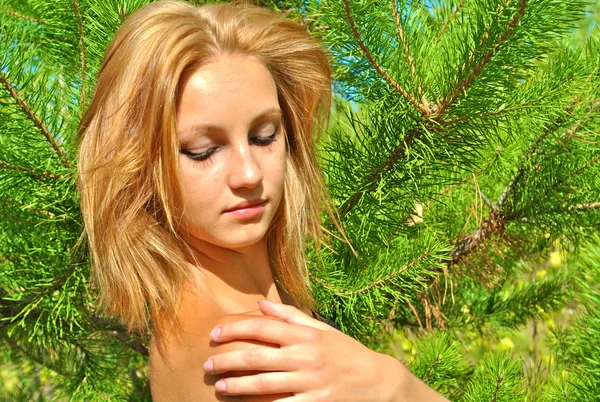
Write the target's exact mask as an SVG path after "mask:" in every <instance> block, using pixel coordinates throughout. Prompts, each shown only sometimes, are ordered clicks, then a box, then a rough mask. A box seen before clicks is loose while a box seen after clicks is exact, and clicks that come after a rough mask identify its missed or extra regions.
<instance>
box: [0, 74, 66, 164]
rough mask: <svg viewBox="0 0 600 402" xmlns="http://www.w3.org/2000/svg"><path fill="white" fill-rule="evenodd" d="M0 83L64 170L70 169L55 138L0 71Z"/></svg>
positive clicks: (63, 151)
mask: <svg viewBox="0 0 600 402" xmlns="http://www.w3.org/2000/svg"><path fill="white" fill-rule="evenodd" d="M0 82H1V83H2V85H3V86H4V88H6V90H7V91H8V92H9V93H10V96H11V97H12V98H13V99H14V100H15V102H16V103H17V105H19V107H20V108H21V110H22V111H23V113H25V115H26V116H27V117H28V118H29V120H31V121H32V122H33V124H34V125H35V126H36V127H37V128H38V129H39V130H40V131H41V132H42V135H43V136H44V138H46V141H48V142H49V143H50V146H51V147H52V149H53V150H54V151H55V152H56V153H57V154H58V157H59V159H60V161H61V163H62V165H63V166H64V167H66V168H68V167H70V165H71V164H70V163H69V157H68V156H67V153H66V152H65V150H64V149H63V148H62V147H61V146H60V144H59V143H58V141H56V138H54V136H53V135H52V133H50V130H49V129H48V127H47V126H46V125H45V124H44V122H42V120H40V118H39V117H38V116H37V115H36V114H35V113H34V112H33V110H32V109H31V107H30V106H29V105H28V104H27V103H26V102H25V100H24V99H23V98H22V97H21V96H20V95H19V92H18V91H17V90H16V88H15V87H14V86H13V85H12V84H11V83H10V81H9V80H8V77H7V76H6V74H5V73H3V72H2V71H0Z"/></svg>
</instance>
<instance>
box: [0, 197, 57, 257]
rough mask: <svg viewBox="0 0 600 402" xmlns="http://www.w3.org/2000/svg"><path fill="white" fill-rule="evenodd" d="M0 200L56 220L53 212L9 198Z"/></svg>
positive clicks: (0, 198)
mask: <svg viewBox="0 0 600 402" xmlns="http://www.w3.org/2000/svg"><path fill="white" fill-rule="evenodd" d="M0 200H2V201H4V202H7V203H9V204H12V205H15V206H17V207H18V208H21V209H27V210H29V211H34V212H37V213H40V214H42V215H46V216H47V217H49V218H56V214H54V213H53V212H50V211H46V210H45V209H40V208H35V207H32V206H30V205H22V204H20V203H18V202H16V201H14V200H12V199H10V198H8V197H3V196H0ZM0 262H2V259H1V257H0Z"/></svg>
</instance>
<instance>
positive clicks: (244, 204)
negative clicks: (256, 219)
mask: <svg viewBox="0 0 600 402" xmlns="http://www.w3.org/2000/svg"><path fill="white" fill-rule="evenodd" d="M266 203H267V200H264V199H262V198H257V199H256V200H250V201H242V202H240V203H239V204H237V205H236V206H234V207H233V208H229V209H226V210H225V211H224V212H236V211H242V210H245V209H250V208H252V207H254V208H257V207H259V206H263V205H264V204H266Z"/></svg>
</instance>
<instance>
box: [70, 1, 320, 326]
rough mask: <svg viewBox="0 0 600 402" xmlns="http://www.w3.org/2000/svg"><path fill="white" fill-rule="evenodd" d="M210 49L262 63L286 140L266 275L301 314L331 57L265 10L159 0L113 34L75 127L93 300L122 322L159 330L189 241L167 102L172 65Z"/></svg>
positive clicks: (172, 310) (175, 75) (171, 305)
mask: <svg viewBox="0 0 600 402" xmlns="http://www.w3.org/2000/svg"><path fill="white" fill-rule="evenodd" d="M221 54H240V55H249V56H254V57H257V58H258V59H259V60H260V61H261V62H262V63H263V64H264V65H265V66H266V67H267V68H268V69H269V71H270V72H271V74H272V77H273V80H274V81H275V84H276V87H277V92H278V96H279V102H280V106H281V108H282V111H283V123H284V128H285V132H286V135H287V141H288V144H289V147H288V151H287V152H288V154H287V173H286V178H285V183H284V194H283V197H282V202H281V204H280V207H279V209H278V211H277V213H276V216H275V218H274V220H273V222H272V224H271V227H270V230H269V231H268V233H267V244H268V251H269V256H270V259H271V265H272V269H273V274H274V277H275V280H276V281H277V283H278V284H279V285H280V287H281V288H283V290H284V291H285V292H286V293H287V296H289V297H290V298H291V299H292V300H293V301H294V302H295V303H296V305H297V306H299V307H300V308H301V309H303V310H304V311H306V312H309V311H312V310H313V309H314V307H315V302H314V299H313V297H312V296H311V292H310V287H309V281H308V272H307V267H306V259H305V255H304V252H305V247H306V242H307V240H309V239H312V240H314V242H315V244H318V243H319V240H320V237H321V234H322V228H321V224H320V220H321V213H322V211H323V209H325V210H327V211H329V212H331V210H330V208H329V206H328V205H329V203H328V202H327V196H326V194H327V193H326V188H325V185H324V182H323V178H322V173H321V171H320V169H319V166H318V164H317V159H316V154H315V148H314V136H315V133H318V132H320V130H322V129H323V128H324V126H325V125H326V122H327V120H328V117H329V108H330V102H331V64H330V61H329V58H328V55H327V52H326V51H325V49H324V48H323V47H322V45H320V44H319V43H318V42H317V41H315V40H313V39H312V38H311V37H310V35H309V34H308V33H307V32H306V31H305V29H304V28H303V27H302V26H301V25H299V24H297V23H295V22H292V21H290V20H287V19H285V18H284V16H283V15H281V14H278V13H276V12H275V11H272V10H269V9H266V8H261V7H258V6H253V5H250V4H245V3H242V2H234V3H227V4H212V5H204V6H200V7H198V6H194V5H191V4H188V3H185V2H181V1H173V0H169V1H160V2H156V3H152V4H149V5H146V6H144V7H142V8H140V9H139V10H137V11H136V12H134V13H133V14H132V15H131V16H130V17H129V18H128V19H127V20H126V21H125V22H124V23H123V25H122V26H121V27H120V28H119V30H118V31H117V32H116V34H115V36H114V38H113V40H112V42H111V43H110V45H109V47H108V50H107V51H106V54H105V57H104V61H103V64H102V68H101V70H100V72H99V74H98V81H97V86H96V89H95V92H94V96H93V99H92V101H91V104H90V106H89V108H88V109H87V111H86V113H85V115H84V116H83V118H82V120H81V123H80V127H79V143H80V149H79V155H78V167H79V180H78V186H79V190H80V193H81V209H82V214H83V219H84V224H85V231H86V233H87V237H88V242H89V247H90V252H91V262H92V278H91V279H92V284H94V285H95V286H96V287H97V289H98V294H99V305H100V306H101V307H103V308H104V309H105V310H106V312H107V313H108V314H110V315H116V316H118V318H119V319H120V320H121V321H122V322H123V323H124V324H125V325H126V326H127V328H128V329H129V330H130V331H134V330H141V331H146V330H148V329H149V327H148V324H149V323H150V320H149V318H150V317H152V321H151V323H152V330H153V331H154V332H158V333H161V332H163V331H166V332H169V329H170V328H172V325H173V324H175V317H176V315H177V311H178V306H179V304H180V301H181V296H182V293H183V289H184V286H185V284H186V283H189V281H191V280H192V279H191V278H192V276H191V273H190V272H189V268H188V265H187V264H186V262H187V261H190V258H191V250H190V249H189V246H188V245H187V244H186V243H185V242H184V241H183V240H182V238H181V237H180V236H179V235H178V232H177V228H178V221H179V218H180V217H181V213H182V188H181V184H180V179H179V174H178V172H179V170H178V154H179V143H178V139H177V135H176V126H175V122H176V110H177V99H178V94H179V91H180V85H181V78H182V76H183V74H185V73H186V72H189V71H194V70H195V69H196V68H198V67H199V66H201V65H203V64H206V63H207V62H210V60H211V59H212V58H214V57H217V56H219V55H221Z"/></svg>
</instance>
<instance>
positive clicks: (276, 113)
mask: <svg viewBox="0 0 600 402" xmlns="http://www.w3.org/2000/svg"><path fill="white" fill-rule="evenodd" d="M281 117H282V113H281V109H279V108H276V107H274V108H271V109H267V110H265V111H264V112H262V113H260V114H259V115H257V116H255V117H254V118H253V119H252V122H251V123H250V125H251V126H253V125H255V124H257V123H259V122H263V121H266V120H269V119H280V118H281ZM219 131H224V130H223V128H222V127H219V126H214V125H210V124H194V125H193V126H191V127H189V128H187V129H186V130H183V131H178V132H177V134H178V135H180V136H181V135H185V134H189V135H191V134H206V133H210V132H219Z"/></svg>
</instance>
